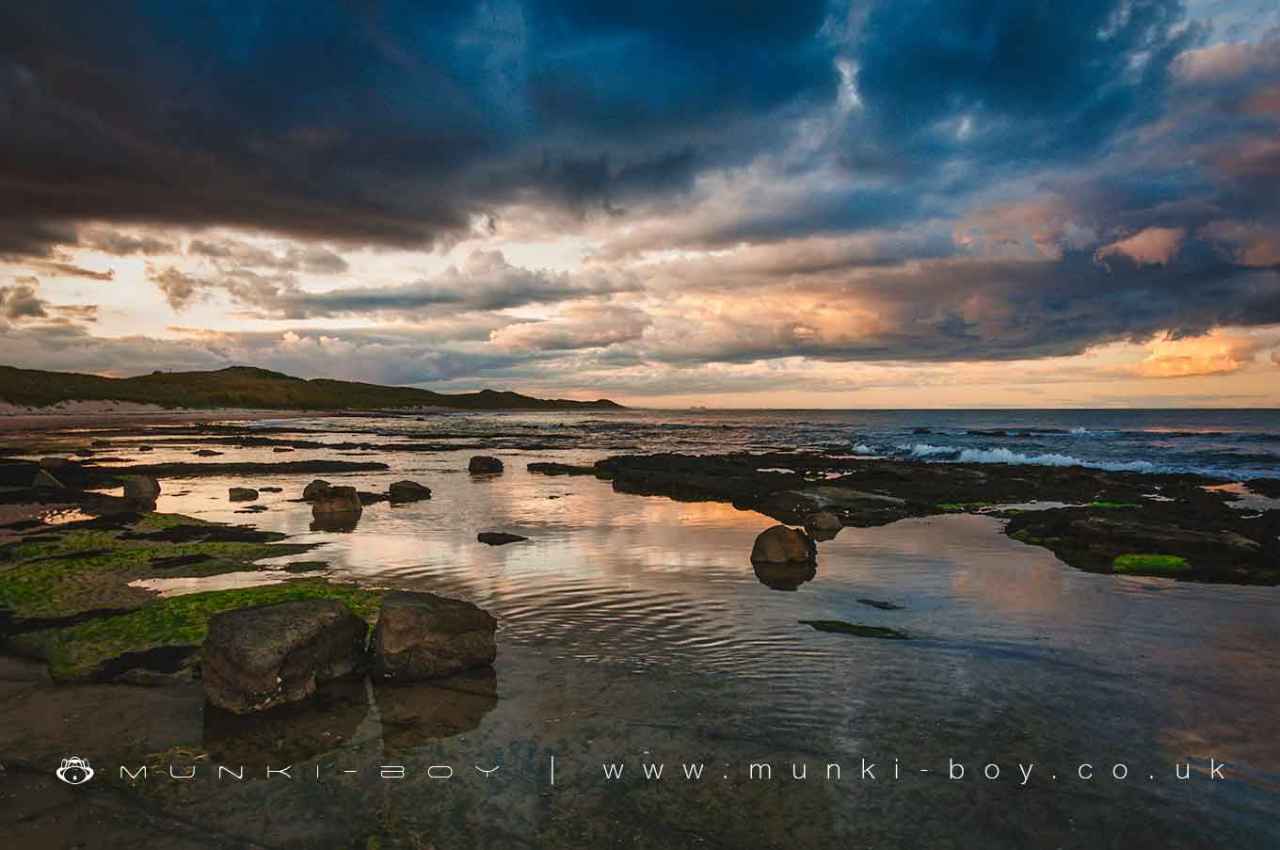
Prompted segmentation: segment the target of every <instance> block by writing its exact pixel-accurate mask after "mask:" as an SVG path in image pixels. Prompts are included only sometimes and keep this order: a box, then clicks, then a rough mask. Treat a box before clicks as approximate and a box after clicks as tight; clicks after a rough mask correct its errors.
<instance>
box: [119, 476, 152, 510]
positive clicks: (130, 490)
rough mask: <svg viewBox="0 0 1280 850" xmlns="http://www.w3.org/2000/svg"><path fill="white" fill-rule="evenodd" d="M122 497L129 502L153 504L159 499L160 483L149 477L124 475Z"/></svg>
mask: <svg viewBox="0 0 1280 850" xmlns="http://www.w3.org/2000/svg"><path fill="white" fill-rule="evenodd" d="M121 480H122V481H123V482H124V497H125V498H126V499H128V500H129V501H131V502H141V503H146V502H155V500H156V499H158V498H159V497H160V482H159V481H157V480H155V479H154V478H152V477H151V476H150V475H126V476H124V478H123V479H121Z"/></svg>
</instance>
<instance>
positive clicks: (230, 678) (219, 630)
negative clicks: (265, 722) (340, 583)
mask: <svg viewBox="0 0 1280 850" xmlns="http://www.w3.org/2000/svg"><path fill="white" fill-rule="evenodd" d="M368 631H369V626H368V624H367V623H366V622H365V621H364V620H362V619H361V618H360V617H358V616H356V615H355V614H354V613H353V612H352V611H351V609H350V608H348V607H347V606H346V605H343V604H342V603H341V602H339V601H337V600H336V599H302V600H297V601H294V602H281V603H279V604H277V605H260V606H257V607H253V608H239V609H236V610H234V611H225V612H223V613H221V614H215V615H214V616H213V617H211V618H210V619H209V634H208V637H206V638H205V641H204V650H203V663H202V665H201V678H202V680H203V682H204V692H205V696H206V697H208V699H209V702H211V703H213V704H214V705H216V706H218V707H219V708H224V709H226V710H228V711H232V712H235V713H236V714H249V713H251V712H255V711H265V710H266V709H269V708H272V707H274V706H277V705H282V704H284V703H290V702H297V701H299V700H303V699H306V698H307V697H309V696H311V695H312V694H314V693H315V691H316V685H317V684H319V683H320V682H325V681H328V680H331V679H338V678H341V677H343V676H347V675H350V674H352V673H355V672H358V671H359V670H361V669H362V668H363V666H364V662H365V658H366V651H365V644H366V638H367V636H368Z"/></svg>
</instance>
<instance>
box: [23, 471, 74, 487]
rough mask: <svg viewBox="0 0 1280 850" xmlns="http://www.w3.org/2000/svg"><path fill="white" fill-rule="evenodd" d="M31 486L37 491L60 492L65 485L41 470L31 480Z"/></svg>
mask: <svg viewBox="0 0 1280 850" xmlns="http://www.w3.org/2000/svg"><path fill="white" fill-rule="evenodd" d="M31 486H32V487H34V488H36V489H37V490H62V489H64V487H65V486H66V485H64V484H63V483H62V482H61V481H59V480H58V479H57V478H55V477H54V476H53V475H52V474H51V473H50V472H49V470H47V469H41V470H40V471H39V472H37V473H36V477H35V478H34V479H32V481H31Z"/></svg>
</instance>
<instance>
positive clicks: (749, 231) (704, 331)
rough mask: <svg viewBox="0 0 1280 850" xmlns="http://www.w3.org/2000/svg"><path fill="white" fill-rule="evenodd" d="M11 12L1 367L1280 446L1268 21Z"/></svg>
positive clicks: (1144, 13)
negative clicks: (1236, 423)
mask: <svg viewBox="0 0 1280 850" xmlns="http://www.w3.org/2000/svg"><path fill="white" fill-rule="evenodd" d="M5 6H6V8H4V9H3V10H0V363H4V364H8V365H14V366H20V367H24V368H40V369H55V370H65V371H81V372H93V373H98V374H104V375H113V376H121V375H133V374H141V373H146V372H151V371H154V370H157V369H163V370H190V369H216V368H222V367H225V366H229V365H253V366H260V367H264V368H268V369H274V370H278V371H283V372H287V373H289V374H294V375H298V376H301V377H321V376H324V377H337V378H344V379H351V380H360V381H371V382H376V383H385V384H396V385H414V386H422V387H429V388H432V389H436V390H440V391H445V392H451V391H464V390H472V389H477V388H480V387H493V388H497V389H513V390H517V391H521V392H527V393H531V394H535V395H544V396H560V397H572V398H598V397H602V396H603V397H609V398H613V399H616V400H618V401H621V402H623V403H627V404H632V405H640V406H655V407H682V406H690V405H705V406H708V407H834V408H858V407H907V408H924V407H988V406H992V407H1074V406H1085V407H1125V406H1132V407H1165V406H1189V407H1214V406H1225V407H1258V406H1266V407H1277V406H1280V4H1277V3H1275V2H1273V0H1192V2H1187V3H1183V2H1176V0H1074V2H1071V3H1059V2H1048V0H1025V2H1018V1H1017V0H988V2H978V0H882V2H854V3H852V4H850V3H844V2H826V0H823V2H811V0H789V2H786V3H781V2H774V3H753V2H749V0H732V2H730V0H710V2H701V3H698V2H689V0H684V2H680V3H673V2H668V0H653V2H649V3H644V4H626V3H621V4H620V3H600V2H588V0H565V1H564V2H553V0H527V2H508V0H496V2H482V3H471V2H452V0H437V2H432V3H407V2H404V3H396V2H387V3H376V2H367V3H348V2H335V3H329V2H324V0H316V2H309V3H306V4H287V3H267V2H260V3H248V2H195V0H193V2H184V3H172V2H159V0H157V2H135V3H129V4H115V3H112V4H103V3H89V2H84V3H68V2H56V0H55V2H49V3H32V4H5Z"/></svg>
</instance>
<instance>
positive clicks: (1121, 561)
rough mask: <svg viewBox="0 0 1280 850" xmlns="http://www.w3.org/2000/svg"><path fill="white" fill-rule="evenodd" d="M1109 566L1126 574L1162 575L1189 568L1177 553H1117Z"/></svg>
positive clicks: (1185, 560) (1184, 570) (1184, 559)
mask: <svg viewBox="0 0 1280 850" xmlns="http://www.w3.org/2000/svg"><path fill="white" fill-rule="evenodd" d="M1111 568H1112V569H1113V570H1114V571H1115V572H1118V573H1124V574H1126V575H1146V576H1163V575H1170V574H1172V573H1180V572H1186V571H1187V570H1189V569H1191V565H1190V564H1189V563H1187V559H1186V558H1180V557H1178V556H1177V555H1138V554H1129V555H1117V556H1116V559H1115V560H1114V561H1112V562H1111Z"/></svg>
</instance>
